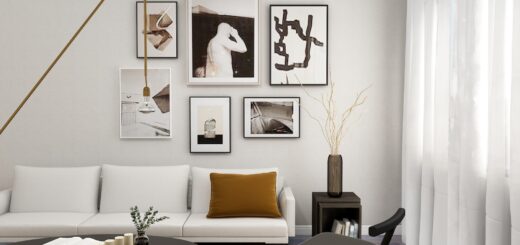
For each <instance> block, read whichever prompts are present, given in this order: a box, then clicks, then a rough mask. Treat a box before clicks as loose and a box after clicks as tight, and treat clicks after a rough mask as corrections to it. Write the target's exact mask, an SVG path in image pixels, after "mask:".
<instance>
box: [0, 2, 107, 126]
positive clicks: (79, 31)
mask: <svg viewBox="0 0 520 245" xmlns="http://www.w3.org/2000/svg"><path fill="white" fill-rule="evenodd" d="M103 2H105V0H100V1H99V3H98V4H97V5H96V7H95V8H94V10H92V12H91V13H90V14H89V16H88V17H87V18H86V19H85V20H84V21H83V24H81V26H80V27H79V28H78V30H77V31H76V33H74V35H73V36H72V38H71V39H70V40H69V41H68V42H67V44H66V45H65V47H63V49H61V51H60V53H59V54H58V56H56V58H54V60H53V61H52V63H51V64H50V65H49V67H47V69H46V70H45V72H44V73H43V75H42V76H41V77H40V79H39V80H38V82H36V84H34V86H33V87H32V89H31V90H30V91H29V93H28V94H27V95H26V96H25V98H24V99H23V100H22V102H21V103H20V105H18V107H17V108H16V110H15V111H14V112H13V113H12V114H11V116H10V117H9V119H7V121H6V122H5V124H4V125H3V126H2V128H1V129H0V135H2V133H3V132H4V130H5V129H6V128H7V126H9V124H10V123H11V121H13V119H14V118H15V117H16V114H18V112H19V111H20V110H21V109H22V107H23V106H24V105H25V103H26V102H27V101H28V100H29V98H30V97H31V96H32V94H33V93H34V91H36V89H37V88H38V86H40V84H41V83H42V82H43V80H45V77H47V74H49V72H50V71H51V70H52V68H54V65H56V63H58V61H59V60H60V59H61V56H63V54H64V53H65V52H66V51H67V49H68V48H69V46H70V45H71V44H72V43H73V42H74V40H75V39H76V37H78V35H79V34H80V33H81V31H82V30H83V28H84V27H85V26H86V25H87V24H88V22H89V21H90V19H92V17H93V16H94V14H96V12H97V11H98V9H99V7H101V5H102V4H103Z"/></svg>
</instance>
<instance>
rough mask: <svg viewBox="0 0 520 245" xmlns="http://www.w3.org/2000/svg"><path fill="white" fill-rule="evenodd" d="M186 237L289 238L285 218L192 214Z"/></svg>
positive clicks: (185, 233) (187, 223)
mask: <svg viewBox="0 0 520 245" xmlns="http://www.w3.org/2000/svg"><path fill="white" fill-rule="evenodd" d="M182 234H183V236H184V237H287V236H288V233H287V223H286V222H285V220H284V219H283V218H207V217H206V214H205V213H196V214H194V213H192V214H191V215H190V217H189V218H188V221H186V223H185V224H184V229H183V231H182Z"/></svg>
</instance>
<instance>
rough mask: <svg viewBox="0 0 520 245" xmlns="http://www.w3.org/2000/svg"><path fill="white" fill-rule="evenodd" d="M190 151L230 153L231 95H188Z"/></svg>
mask: <svg viewBox="0 0 520 245" xmlns="http://www.w3.org/2000/svg"><path fill="white" fill-rule="evenodd" d="M189 106H190V110H189V111H190V115H189V117H190V152H191V153H231V97H229V96H216V97H211V96H210V97H208V96H191V97H190V105H189Z"/></svg>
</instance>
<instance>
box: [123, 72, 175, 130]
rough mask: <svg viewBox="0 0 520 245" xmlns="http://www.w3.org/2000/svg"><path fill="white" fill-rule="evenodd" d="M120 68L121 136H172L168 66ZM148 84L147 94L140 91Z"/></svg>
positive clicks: (169, 73)
mask: <svg viewBox="0 0 520 245" xmlns="http://www.w3.org/2000/svg"><path fill="white" fill-rule="evenodd" d="M143 74H144V70H143V69H142V68H121V69H119V84H120V97H119V101H120V137H121V138H123V139H128V138H130V139H132V138H134V139H160V138H171V137H172V133H171V131H172V120H171V113H170V109H171V86H170V85H171V72H170V68H148V83H147V84H145V81H144V78H143V77H144V75H143ZM145 87H148V88H149V91H150V93H149V96H145V95H146V94H145V93H144V92H143V89H144V88H145Z"/></svg>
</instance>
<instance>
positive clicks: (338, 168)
mask: <svg viewBox="0 0 520 245" xmlns="http://www.w3.org/2000/svg"><path fill="white" fill-rule="evenodd" d="M342 193H343V158H342V157H341V155H329V159H328V161H327V194H329V196H330V197H341V194H342Z"/></svg>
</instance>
